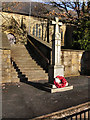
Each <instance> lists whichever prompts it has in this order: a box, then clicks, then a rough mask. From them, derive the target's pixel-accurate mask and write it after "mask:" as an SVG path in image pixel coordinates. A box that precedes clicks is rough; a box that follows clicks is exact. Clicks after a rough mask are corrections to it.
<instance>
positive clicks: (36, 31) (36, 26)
mask: <svg viewBox="0 0 90 120" xmlns="http://www.w3.org/2000/svg"><path fill="white" fill-rule="evenodd" d="M37 36H38V24H36V37H37Z"/></svg>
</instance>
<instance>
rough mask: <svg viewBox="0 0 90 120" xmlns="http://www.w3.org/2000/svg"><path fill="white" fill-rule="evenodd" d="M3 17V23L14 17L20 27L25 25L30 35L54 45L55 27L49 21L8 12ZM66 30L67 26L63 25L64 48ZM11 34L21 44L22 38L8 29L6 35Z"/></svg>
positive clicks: (61, 29) (62, 39) (61, 31)
mask: <svg viewBox="0 0 90 120" xmlns="http://www.w3.org/2000/svg"><path fill="white" fill-rule="evenodd" d="M2 15H3V16H4V17H2V22H3V23H5V22H7V21H6V19H8V20H9V19H10V18H12V17H13V18H14V19H15V20H16V22H17V23H18V25H19V27H23V25H24V27H25V29H26V31H27V32H28V34H31V35H34V36H36V37H38V38H40V39H41V40H44V41H46V42H49V43H50V44H52V36H53V34H54V26H53V25H51V24H50V21H48V19H44V18H37V17H33V16H26V15H21V14H16V13H7V12H2ZM5 18H6V19H5ZM7 24H8V22H7ZM65 30H66V26H65V24H63V25H62V26H61V27H60V33H61V41H62V46H64V36H65ZM9 33H12V34H13V35H14V36H15V37H16V43H20V41H21V39H20V36H18V35H17V34H15V31H14V32H13V31H11V30H10V29H7V30H6V34H9Z"/></svg>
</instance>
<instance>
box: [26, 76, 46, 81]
mask: <svg viewBox="0 0 90 120" xmlns="http://www.w3.org/2000/svg"><path fill="white" fill-rule="evenodd" d="M39 80H47V81H48V78H45V77H39V78H28V81H39Z"/></svg>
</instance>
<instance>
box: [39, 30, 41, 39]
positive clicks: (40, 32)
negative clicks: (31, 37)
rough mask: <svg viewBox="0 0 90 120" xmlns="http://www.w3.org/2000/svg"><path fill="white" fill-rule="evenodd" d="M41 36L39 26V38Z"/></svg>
mask: <svg viewBox="0 0 90 120" xmlns="http://www.w3.org/2000/svg"><path fill="white" fill-rule="evenodd" d="M40 37H41V29H40V28H39V38H40Z"/></svg>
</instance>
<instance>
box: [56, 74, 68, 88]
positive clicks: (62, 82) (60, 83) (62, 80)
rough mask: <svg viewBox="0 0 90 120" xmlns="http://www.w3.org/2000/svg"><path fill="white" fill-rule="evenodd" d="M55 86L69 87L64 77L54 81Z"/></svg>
mask: <svg viewBox="0 0 90 120" xmlns="http://www.w3.org/2000/svg"><path fill="white" fill-rule="evenodd" d="M54 84H55V86H56V87H57V88H63V87H66V86H68V82H67V81H66V79H65V78H64V77H62V76H56V77H55V80H54Z"/></svg>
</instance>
